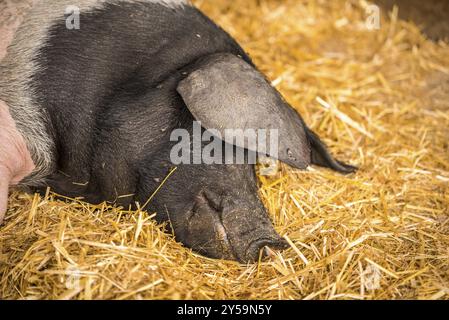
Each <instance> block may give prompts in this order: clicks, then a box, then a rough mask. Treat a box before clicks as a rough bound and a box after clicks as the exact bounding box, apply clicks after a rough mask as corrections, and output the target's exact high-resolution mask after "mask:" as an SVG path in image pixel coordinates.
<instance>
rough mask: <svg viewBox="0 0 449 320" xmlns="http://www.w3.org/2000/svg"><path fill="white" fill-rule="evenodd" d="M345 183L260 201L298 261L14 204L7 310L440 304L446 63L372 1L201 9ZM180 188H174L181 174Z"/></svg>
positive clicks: (315, 183)
mask: <svg viewBox="0 0 449 320" xmlns="http://www.w3.org/2000/svg"><path fill="white" fill-rule="evenodd" d="M194 3H195V4H196V5H197V6H198V7H199V8H201V9H202V10H204V12H205V13H206V14H208V15H209V16H210V17H211V18H212V19H213V20H215V21H216V22H217V23H218V24H219V25H221V26H222V27H223V28H224V29H225V30H227V31H228V32H229V33H230V34H231V35H232V36H234V37H235V38H236V39H237V40H238V41H239V42H240V44H241V45H242V46H243V47H244V48H245V50H247V51H248V52H249V54H250V55H251V56H252V58H253V59H254V61H255V63H256V65H258V67H259V68H260V69H261V70H262V71H263V72H264V73H266V75H267V76H268V77H269V78H270V80H272V81H273V85H275V86H276V87H277V88H278V89H279V90H280V92H282V94H283V95H284V96H285V98H286V99H287V101H288V102H290V103H291V104H292V105H293V106H294V107H295V108H296V109H297V111H298V112H299V113H300V114H301V115H302V116H303V117H304V119H305V121H306V123H308V124H309V125H310V126H311V127H312V128H313V129H314V130H315V131H316V132H317V133H318V134H319V135H320V136H321V137H322V138H323V140H324V141H325V142H326V143H327V144H328V145H329V147H330V149H331V150H332V152H333V153H334V154H335V155H336V156H337V157H338V158H339V159H342V160H345V161H347V162H349V163H351V164H354V165H357V166H359V167H360V170H359V171H358V172H357V173H356V174H353V175H349V176H343V175H340V174H338V173H335V172H332V171H329V170H326V169H322V168H318V167H312V168H310V169H309V170H306V171H299V170H293V169H291V168H289V167H287V166H285V165H282V166H281V167H280V170H279V172H278V173H277V174H276V175H275V176H272V177H266V176H264V177H262V176H261V177H260V195H261V197H262V199H263V201H264V203H265V205H266V206H267V208H268V210H269V212H270V215H271V218H272V220H273V222H274V224H275V226H276V229H277V231H278V232H279V233H280V234H281V235H282V236H284V237H285V238H286V240H287V241H288V243H289V244H290V246H291V248H290V249H288V250H286V251H282V252H272V254H271V255H270V257H269V258H268V259H267V260H262V261H261V262H260V263H258V264H251V265H240V264H238V263H235V262H229V261H220V260H213V259H207V258H204V257H202V256H199V255H197V254H195V253H192V252H191V251H190V250H188V249H186V248H184V247H183V246H182V245H181V244H179V243H177V242H176V241H175V240H174V239H173V237H172V235H170V234H168V233H165V232H164V227H163V226H158V225H157V224H156V223H155V222H153V220H152V215H151V214H147V213H145V212H121V211H120V210H119V209H117V208H111V207H108V206H106V205H99V206H93V205H89V204H86V203H83V202H79V201H73V202H63V201H59V200H56V199H55V196H54V195H52V194H50V195H48V196H47V197H44V198H42V197H39V196H37V195H36V196H33V195H28V194H24V193H18V192H15V193H14V194H13V195H12V196H11V197H10V201H9V208H10V209H9V211H8V213H7V218H6V223H5V224H4V225H3V226H2V227H1V228H0V298H2V299H18V298H20V299H431V298H437V299H447V298H448V297H449V215H448V207H449V161H448V160H449V159H448V157H449V144H448V141H449V131H448V128H449V47H448V44H447V43H446V42H443V41H440V42H433V41H430V40H428V39H426V38H425V36H423V35H422V34H421V33H420V31H419V29H418V27H417V26H416V25H415V24H413V23H412V22H405V21H402V20H399V19H398V18H397V8H396V9H395V10H393V11H392V12H390V13H389V15H387V13H386V12H383V11H382V13H383V14H382V19H381V24H380V29H375V30H367V24H366V18H367V17H366V12H365V6H367V5H368V3H367V2H365V1H356V0H353V1H330V0H329V1H322V0H308V1H299V0H284V1H275V0H273V1H257V0H247V1H232V2H230V1H227V0H214V1H200V0H198V1H194ZM175 174H176V173H175Z"/></svg>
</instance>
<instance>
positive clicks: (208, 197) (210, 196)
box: [201, 190, 223, 211]
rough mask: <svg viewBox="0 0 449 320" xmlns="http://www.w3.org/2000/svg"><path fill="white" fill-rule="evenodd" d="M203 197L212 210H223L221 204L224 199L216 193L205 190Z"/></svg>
mask: <svg viewBox="0 0 449 320" xmlns="http://www.w3.org/2000/svg"><path fill="white" fill-rule="evenodd" d="M201 195H202V196H203V199H204V200H205V201H206V202H207V204H208V205H209V207H211V208H212V209H214V210H216V211H222V210H223V206H222V203H221V199H222V197H220V196H219V195H218V194H216V193H215V192H212V191H210V190H203V192H202V193H201Z"/></svg>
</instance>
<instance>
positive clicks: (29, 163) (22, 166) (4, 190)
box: [0, 0, 35, 224]
mask: <svg viewBox="0 0 449 320" xmlns="http://www.w3.org/2000/svg"><path fill="white" fill-rule="evenodd" d="M30 3H31V1H29V0H25V1H22V2H20V1H19V2H11V1H5V2H2V3H0V21H6V23H5V24H1V23H0V60H1V59H3V58H4V57H5V55H6V52H7V47H8V45H9V44H10V43H11V41H12V39H13V37H14V32H15V31H16V30H17V28H18V27H19V25H20V23H21V21H22V18H23V13H24V12H25V11H26V10H27V9H28V8H29V5H30ZM27 6H28V7H27ZM34 168H35V165H34V163H33V160H32V159H31V155H30V152H29V151H28V148H27V146H26V144H25V141H24V139H23V137H22V135H21V134H20V133H19V132H18V130H17V128H16V124H15V122H14V120H13V119H12V117H11V115H10V113H9V107H8V106H7V105H6V103H5V102H3V101H1V100H0V224H1V223H2V222H3V219H4V217H5V213H6V208H7V204H8V189H9V187H10V186H15V185H17V184H18V183H19V182H20V181H21V180H23V179H24V178H25V177H26V176H28V175H29V174H30V173H32V172H33V170H34Z"/></svg>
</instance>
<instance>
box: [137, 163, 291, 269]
mask: <svg viewBox="0 0 449 320" xmlns="http://www.w3.org/2000/svg"><path fill="white" fill-rule="evenodd" d="M164 162H165V163H166V164H167V166H166V170H160V171H159V176H160V178H158V179H157V183H160V182H161V181H162V179H163V177H164V175H166V173H167V172H168V170H169V168H168V167H169V166H170V162H169V161H164ZM158 164H160V162H158ZM150 166H151V164H150ZM146 172H148V173H150V174H151V175H153V176H154V172H155V170H154V167H153V168H150V167H149V169H148V171H146ZM144 181H147V182H149V183H147V184H146V185H141V187H143V189H142V191H144V193H143V194H148V193H149V192H148V191H146V190H154V189H155V188H156V186H157V183H156V184H155V183H154V182H153V181H154V180H153V179H144ZM257 194H258V190H257V180H256V174H255V168H254V165H250V164H180V165H178V166H177V169H176V171H175V172H174V173H173V174H172V175H171V176H170V178H169V179H167V181H166V182H165V183H164V185H163V187H162V189H161V191H160V193H158V194H157V195H156V196H155V197H154V199H153V200H152V201H151V209H152V210H155V211H157V212H158V215H157V217H158V219H159V220H160V221H167V220H168V221H170V225H171V227H172V228H173V231H174V234H175V236H176V239H177V240H178V241H180V242H182V243H184V244H185V245H186V246H188V247H190V248H192V249H194V250H195V251H197V252H199V253H201V254H204V255H206V256H209V257H212V258H223V259H232V260H238V261H241V262H248V261H255V260H257V259H258V257H259V253H260V249H262V248H264V247H265V246H269V247H271V248H273V249H282V248H285V242H284V240H283V239H282V238H281V237H280V236H279V235H278V234H277V233H276V231H275V230H274V228H273V225H272V223H271V221H270V219H269V215H268V213H267V211H266V209H265V207H264V206H263V204H262V202H261V201H260V199H259V197H258V195H257Z"/></svg>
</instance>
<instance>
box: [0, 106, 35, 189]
mask: <svg viewBox="0 0 449 320" xmlns="http://www.w3.org/2000/svg"><path fill="white" fill-rule="evenodd" d="M34 168H35V166H34V163H33V160H32V159H31V155H30V152H29V151H28V148H27V147H26V144H25V141H24V139H23V137H22V135H21V134H20V133H19V132H18V130H17V128H16V125H15V122H14V120H13V119H12V117H11V115H10V114H9V108H8V106H7V105H6V104H5V103H4V102H3V101H1V100H0V172H3V173H2V176H3V177H2V178H3V179H2V180H3V181H7V183H8V185H15V184H18V183H19V182H20V181H21V180H23V179H24V178H25V177H26V176H28V175H29V174H31V173H32V172H33V170H34Z"/></svg>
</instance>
